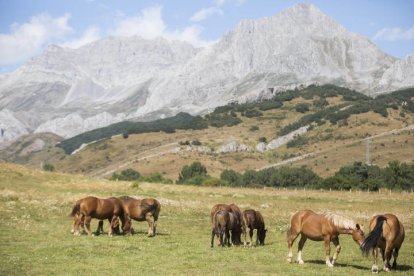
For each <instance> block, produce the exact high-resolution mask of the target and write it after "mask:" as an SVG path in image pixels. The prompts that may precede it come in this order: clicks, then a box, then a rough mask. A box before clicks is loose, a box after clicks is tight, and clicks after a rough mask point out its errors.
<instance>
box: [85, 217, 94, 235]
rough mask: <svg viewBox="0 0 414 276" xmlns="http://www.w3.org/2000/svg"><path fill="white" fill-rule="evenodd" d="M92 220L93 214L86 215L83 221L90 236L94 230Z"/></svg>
mask: <svg viewBox="0 0 414 276" xmlns="http://www.w3.org/2000/svg"><path fill="white" fill-rule="evenodd" d="M91 220H92V217H91V216H85V220H84V222H83V228H84V229H85V231H86V233H87V234H88V235H89V236H91V235H92V231H91Z"/></svg>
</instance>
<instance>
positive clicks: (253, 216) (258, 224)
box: [243, 209, 267, 246]
mask: <svg viewBox="0 0 414 276" xmlns="http://www.w3.org/2000/svg"><path fill="white" fill-rule="evenodd" d="M243 223H244V228H245V229H246V230H247V228H249V236H250V246H252V245H253V241H252V238H253V231H254V229H257V232H256V245H264V241H265V238H266V232H267V229H265V223H264V219H263V217H262V214H260V212H259V211H255V210H252V209H248V210H245V211H243ZM246 244H247V243H246V231H244V246H246Z"/></svg>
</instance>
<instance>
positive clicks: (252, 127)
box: [249, 126, 259, 131]
mask: <svg viewBox="0 0 414 276" xmlns="http://www.w3.org/2000/svg"><path fill="white" fill-rule="evenodd" d="M249 130H250V131H258V130H259V127H258V126H251V127H250V129H249Z"/></svg>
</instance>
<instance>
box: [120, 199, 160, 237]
mask: <svg viewBox="0 0 414 276" xmlns="http://www.w3.org/2000/svg"><path fill="white" fill-rule="evenodd" d="M119 199H120V200H121V203H122V208H123V210H124V213H125V225H124V226H123V231H124V233H131V232H133V229H132V224H131V219H133V220H136V221H144V220H146V221H147V222H148V237H153V236H155V233H156V229H157V221H158V216H159V214H160V210H161V204H160V203H159V202H158V201H157V200H156V199H154V198H144V199H136V198H133V197H129V196H121V197H119Z"/></svg>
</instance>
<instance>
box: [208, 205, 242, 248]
mask: <svg viewBox="0 0 414 276" xmlns="http://www.w3.org/2000/svg"><path fill="white" fill-rule="evenodd" d="M234 227H237V222H236V216H235V215H234V214H233V213H232V212H228V211H226V210H219V211H217V212H215V213H214V216H213V229H212V231H211V247H214V236H215V235H217V236H218V237H219V240H220V244H219V246H220V245H222V246H224V245H225V244H226V243H227V246H230V230H233V228H234ZM223 238H224V239H223Z"/></svg>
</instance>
